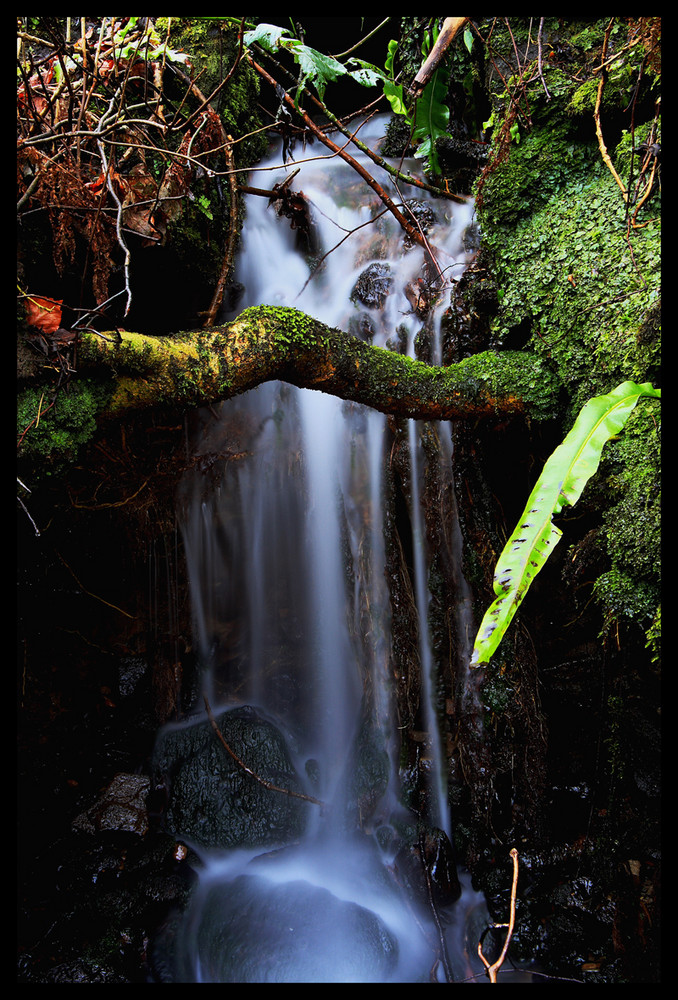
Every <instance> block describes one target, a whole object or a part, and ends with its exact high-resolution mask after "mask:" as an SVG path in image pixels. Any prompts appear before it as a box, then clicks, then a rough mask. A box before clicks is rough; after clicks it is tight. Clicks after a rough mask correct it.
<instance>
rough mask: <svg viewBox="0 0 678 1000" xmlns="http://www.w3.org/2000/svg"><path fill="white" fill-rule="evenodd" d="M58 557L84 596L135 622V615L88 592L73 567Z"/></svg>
mask: <svg viewBox="0 0 678 1000" xmlns="http://www.w3.org/2000/svg"><path fill="white" fill-rule="evenodd" d="M57 555H58V556H59V559H61V561H62V563H63V564H64V566H65V567H66V569H67V570H68V572H69V573H70V574H71V576H72V577H73V579H74V580H75V582H76V583H77V585H78V586H79V587H80V589H81V590H82V592H83V593H84V594H87V596H88V597H93V598H94V600H95V601H101V603H102V604H105V605H106V607H108V608H113V610H114V611H119V612H120V614H121V615H124V616H125V618H131V619H132V620H133V621H134V620H135V616H134V615H130V614H129V612H127V611H123V609H122V608H119V607H118V605H117V604H111V602H110V601H105V600H104V599H103V597H99V596H97V594H93V593H92V591H91V590H87V589H86V587H83V585H82V584H81V582H80V580H78V578H77V576H76V575H75V573H74V572H73V570H72V569H71V567H70V566H69V565H68V563H67V562H66V560H65V559H64V557H63V556H62V555H61V554H60V553H59V552H57Z"/></svg>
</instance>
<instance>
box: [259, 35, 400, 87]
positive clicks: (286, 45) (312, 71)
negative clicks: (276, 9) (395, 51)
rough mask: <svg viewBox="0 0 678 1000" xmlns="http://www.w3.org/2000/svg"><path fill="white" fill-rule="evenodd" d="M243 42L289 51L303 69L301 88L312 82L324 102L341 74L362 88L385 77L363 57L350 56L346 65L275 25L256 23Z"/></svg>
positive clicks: (370, 85)
mask: <svg viewBox="0 0 678 1000" xmlns="http://www.w3.org/2000/svg"><path fill="white" fill-rule="evenodd" d="M244 41H245V45H247V46H248V47H249V46H251V45H254V44H255V43H257V44H259V45H260V46H261V47H262V48H263V49H265V50H266V51H267V52H271V53H275V52H277V51H278V49H285V50H286V51H287V52H290V53H291V54H292V56H293V57H294V61H295V62H296V63H297V64H298V66H299V69H300V70H301V75H300V79H299V87H298V89H299V90H301V88H302V87H304V86H306V84H307V83H310V84H311V86H313V87H314V88H315V90H316V91H317V93H318V97H319V98H320V100H321V101H322V100H324V98H325V88H326V87H327V84H328V83H331V82H332V81H333V80H337V79H338V78H339V77H340V76H349V77H351V79H353V80H355V81H356V82H357V83H359V84H361V86H363V87H373V86H374V85H375V84H377V83H378V82H379V81H380V79H381V78H382V76H383V74H382V73H380V71H379V70H377V69H376V67H375V66H372V65H371V64H370V63H367V62H364V61H363V60H361V59H349V60H347V62H346V65H344V64H343V63H340V62H339V60H338V59H335V58H334V56H327V55H325V54H324V53H322V52H319V51H318V50H317V49H313V48H311V46H310V45H304V44H303V43H302V42H300V41H299V39H298V38H291V37H290V36H289V35H287V34H286V33H285V29H284V28H280V27H278V26H277V25H275V24H259V25H257V27H256V28H254V29H253V30H252V31H247V32H245V36H244Z"/></svg>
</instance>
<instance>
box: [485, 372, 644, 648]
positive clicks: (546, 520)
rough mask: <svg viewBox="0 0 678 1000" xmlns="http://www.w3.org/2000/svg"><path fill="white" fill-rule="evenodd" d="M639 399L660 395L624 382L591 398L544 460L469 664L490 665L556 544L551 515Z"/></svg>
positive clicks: (578, 488) (571, 500)
mask: <svg viewBox="0 0 678 1000" xmlns="http://www.w3.org/2000/svg"><path fill="white" fill-rule="evenodd" d="M640 396H656V397H660V396H661V392H660V391H659V390H658V389H655V388H654V387H653V386H652V385H651V383H649V382H645V383H643V384H642V385H638V384H636V383H635V382H624V383H623V384H622V385H620V386H617V388H616V389H614V390H613V391H612V392H610V393H608V394H607V395H605V396H596V397H594V398H593V399H590V400H589V401H588V403H586V404H585V406H584V407H583V408H582V410H581V412H580V414H579V416H578V417H577V420H576V421H575V424H574V426H573V428H572V430H571V431H570V433H569V434H568V435H567V437H566V438H565V440H564V441H563V443H562V444H561V445H559V446H558V447H557V448H556V450H555V451H554V452H553V454H552V455H551V457H550V458H549V459H548V461H547V462H546V465H545V466H544V469H543V472H542V474H541V476H540V477H539V480H538V481H537V484H536V486H535V487H534V489H533V491H532V493H531V494H530V498H529V500H528V501H527V506H526V507H525V510H524V511H523V515H522V517H521V518H520V520H519V522H518V526H517V527H516V530H515V531H514V532H513V534H512V535H511V537H510V538H509V540H508V542H507V543H506V545H505V547H504V551H503V552H502V554H501V556H500V557H499V561H498V562H497V566H496V569H495V573H494V592H495V594H496V600H495V601H494V602H493V603H492V604H491V605H490V607H489V608H488V610H487V611H486V613H485V616H484V618H483V620H482V622H481V624H480V628H479V629H478V634H477V636H476V640H475V645H474V647H473V655H472V658H471V666H473V667H477V666H480V664H482V663H488V662H489V661H490V658H491V657H492V655H493V654H494V652H495V650H496V649H497V646H498V645H499V643H500V642H501V640H502V638H503V636H504V633H505V632H506V629H507V628H508V626H509V624H510V623H511V620H512V618H513V616H514V615H515V613H516V611H517V609H518V606H519V605H520V603H521V601H522V600H523V598H524V597H525V594H526V593H527V590H528V588H529V586H530V584H531V583H532V581H533V580H534V578H535V576H536V575H537V573H538V572H539V570H540V569H541V568H542V566H543V565H544V563H545V562H546V560H547V559H548V557H549V555H550V554H551V552H552V551H553V549H554V547H555V546H556V544H557V543H558V541H559V540H560V537H561V535H562V532H561V530H560V528H557V527H556V526H555V525H554V524H553V522H552V520H551V518H552V516H553V515H554V514H559V513H560V512H561V511H562V509H563V507H566V506H568V505H570V506H571V505H573V504H575V503H576V502H577V500H578V499H579V497H580V496H581V494H582V490H583V489H584V487H585V485H586V483H587V482H588V481H589V479H590V478H591V476H592V475H593V474H594V473H595V471H596V470H597V468H598V465H599V463H600V457H601V453H602V450H603V447H604V445H605V443H606V442H607V441H609V439H610V438H611V437H613V436H614V435H615V434H617V433H618V432H619V431H620V430H621V429H622V427H623V426H624V424H625V423H626V420H627V419H628V417H629V415H630V413H631V411H632V410H633V408H634V406H635V405H636V403H637V402H638V399H639V398H640Z"/></svg>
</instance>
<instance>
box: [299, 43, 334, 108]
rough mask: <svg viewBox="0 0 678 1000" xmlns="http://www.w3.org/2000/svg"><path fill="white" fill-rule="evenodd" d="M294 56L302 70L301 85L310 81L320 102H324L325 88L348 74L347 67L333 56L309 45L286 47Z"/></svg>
mask: <svg viewBox="0 0 678 1000" xmlns="http://www.w3.org/2000/svg"><path fill="white" fill-rule="evenodd" d="M286 47H287V48H289V49H290V51H291V52H292V53H293V54H294V58H295V61H296V62H298V63H299V66H300V68H301V74H302V79H301V84H305V83H306V81H307V80H310V81H311V83H312V84H313V86H314V87H315V89H316V90H317V92H318V97H319V98H320V100H321V101H322V100H324V97H325V87H326V86H327V84H328V83H331V82H332V81H333V80H336V79H337V78H338V77H340V76H344V75H345V74H346V67H345V66H344V65H342V63H340V62H339V61H338V60H337V59H334V58H333V57H332V56H326V55H323V53H322V52H318V50H317V49H312V48H311V47H310V46H309V45H302V44H301V43H297V44H295V45H294V46H292V45H289V46H286Z"/></svg>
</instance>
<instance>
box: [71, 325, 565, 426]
mask: <svg viewBox="0 0 678 1000" xmlns="http://www.w3.org/2000/svg"><path fill="white" fill-rule="evenodd" d="M92 366H97V367H101V366H103V367H105V368H107V369H109V370H110V372H112V373H113V374H114V375H115V383H114V384H113V386H112V391H111V395H110V398H109V401H108V404H107V406H106V410H107V412H108V413H109V414H111V415H115V414H120V413H123V412H125V411H129V410H134V409H139V408H143V407H148V406H158V405H168V404H171V405H180V406H196V405H201V404H206V403H209V402H213V401H217V400H222V399H227V398H229V397H231V396H236V395H238V394H239V393H242V392H245V391H246V390H247V389H252V388H254V387H255V386H257V385H260V384H261V383H262V382H267V381H270V380H272V379H280V380H281V381H284V382H289V383H291V384H293V385H296V386H300V387H303V388H309V389H320V390H322V391H323V392H327V393H330V394H331V395H334V396H338V397H340V398H341V399H347V400H353V401H355V402H359V403H365V404H366V405H368V406H371V407H373V408H374V409H376V410H380V411H382V412H383V413H389V414H393V415H395V416H402V417H415V418H419V419H455V418H465V417H482V416H488V415H491V414H496V413H503V414H511V413H530V414H532V415H534V416H544V415H546V413H548V412H552V410H553V406H554V399H555V396H556V394H557V393H556V390H557V386H556V385H555V383H554V381H553V378H552V376H551V375H550V374H549V373H548V372H547V370H546V369H545V368H544V365H543V363H541V362H539V361H538V360H536V359H535V358H534V357H533V356H532V355H530V354H525V353H522V352H505V353H502V354H493V353H483V354H478V355H475V356H474V357H472V358H469V359H467V360H465V361H462V362H460V363H459V364H457V365H452V366H450V367H448V368H433V367H430V366H428V365H425V364H423V363H422V362H420V361H415V360H413V359H411V358H408V357H404V356H403V355H400V354H396V353H393V352H391V351H387V350H384V349H382V348H379V347H373V346H370V345H369V344H366V343H364V342H363V341H360V340H357V339H355V338H353V337H349V336H347V335H346V334H345V333H342V332H341V331H339V330H334V329H332V328H330V327H328V326H325V325H324V324H323V323H320V322H318V321H317V320H314V319H312V318H311V317H309V316H307V315H305V314H304V313H301V312H299V311H297V310H295V309H289V308H273V307H271V306H256V307H253V308H250V309H246V310H245V311H244V312H242V313H241V315H240V316H239V317H238V318H237V319H236V320H235V321H234V322H232V323H230V324H228V325H226V326H222V327H213V328H210V329H208V330H199V331H194V332H191V333H187V334H182V335H180V336H177V337H162V338H159V337H149V336H144V335H142V334H136V333H122V334H121V335H120V337H118V336H117V335H107V336H106V339H104V338H103V337H101V336H97V335H95V334H92V333H83V334H82V335H81V341H80V345H79V349H78V368H79V369H80V370H81V371H83V370H84V369H85V368H89V367H92Z"/></svg>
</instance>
